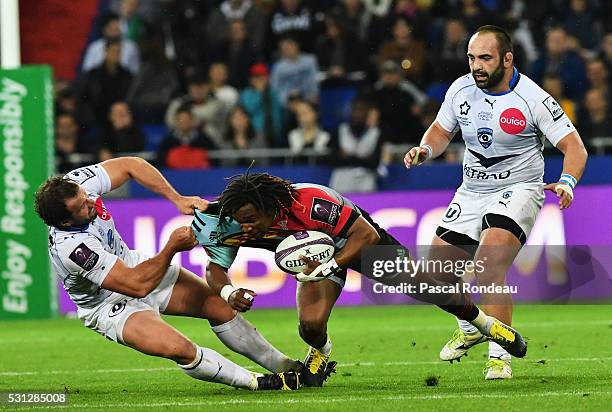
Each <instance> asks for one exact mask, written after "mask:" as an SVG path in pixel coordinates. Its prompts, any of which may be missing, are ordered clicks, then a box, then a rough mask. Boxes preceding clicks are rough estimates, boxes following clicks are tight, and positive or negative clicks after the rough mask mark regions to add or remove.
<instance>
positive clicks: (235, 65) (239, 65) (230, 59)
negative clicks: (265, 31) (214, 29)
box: [211, 20, 259, 89]
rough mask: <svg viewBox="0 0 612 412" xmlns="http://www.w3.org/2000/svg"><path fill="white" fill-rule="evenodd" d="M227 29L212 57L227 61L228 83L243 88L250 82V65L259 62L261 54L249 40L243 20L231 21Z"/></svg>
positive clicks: (215, 59) (214, 59) (216, 59)
mask: <svg viewBox="0 0 612 412" xmlns="http://www.w3.org/2000/svg"><path fill="white" fill-rule="evenodd" d="M227 30H228V31H227V38H226V39H225V41H224V42H223V43H221V45H220V46H219V47H217V49H216V50H214V51H213V52H212V53H211V59H212V60H213V61H222V62H225V63H226V64H227V68H228V83H229V84H230V85H232V86H233V87H235V88H237V89H243V88H245V87H246V86H247V85H248V82H249V67H251V66H252V65H253V64H255V63H256V62H257V59H258V55H259V54H258V52H257V51H256V50H255V49H254V48H253V46H252V45H251V42H250V41H249V40H248V37H247V32H246V28H245V25H244V22H243V21H242V20H233V21H231V22H230V23H229V25H228V29H227Z"/></svg>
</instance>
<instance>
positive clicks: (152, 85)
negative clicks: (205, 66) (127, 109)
mask: <svg viewBox="0 0 612 412" xmlns="http://www.w3.org/2000/svg"><path fill="white" fill-rule="evenodd" d="M178 89H179V79H178V76H177V74H176V71H175V70H174V67H172V64H171V63H170V61H169V60H168V59H167V58H166V56H165V54H164V50H163V48H162V44H161V40H160V39H159V38H158V37H153V38H149V39H147V40H146V41H145V42H143V44H142V67H141V68H140V71H139V72H138V74H137V75H136V77H135V78H134V81H133V82H132V86H131V87H130V90H129V91H128V95H127V101H128V102H129V104H130V106H131V107H132V110H133V112H134V115H135V116H136V119H138V121H140V122H146V123H162V122H163V120H164V115H165V113H166V107H167V106H168V102H169V101H170V99H171V98H172V97H173V96H174V95H175V94H176V92H177V91H178Z"/></svg>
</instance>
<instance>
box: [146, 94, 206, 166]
mask: <svg viewBox="0 0 612 412" xmlns="http://www.w3.org/2000/svg"><path fill="white" fill-rule="evenodd" d="M215 148H216V145H215V144H214V143H213V141H212V140H211V139H210V138H209V137H208V136H207V135H206V134H204V133H203V132H202V131H201V130H200V128H199V127H197V125H196V123H195V122H194V116H193V109H192V108H191V107H189V105H188V104H186V105H182V106H180V107H178V108H177V109H176V110H175V111H174V124H173V127H172V129H171V131H170V133H169V134H168V135H167V136H166V137H165V138H164V140H162V142H161V144H160V146H159V152H158V161H159V164H160V166H162V167H168V168H171V169H199V168H208V167H210V161H209V159H208V150H211V149H215Z"/></svg>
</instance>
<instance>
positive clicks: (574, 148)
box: [544, 131, 588, 209]
mask: <svg viewBox="0 0 612 412" xmlns="http://www.w3.org/2000/svg"><path fill="white" fill-rule="evenodd" d="M557 148H558V149H559V150H560V151H561V152H562V153H563V172H562V174H561V177H559V181H558V182H556V183H550V184H547V185H546V186H544V189H546V190H550V191H552V192H555V193H556V194H557V197H558V198H559V208H560V209H567V208H568V207H570V206H571V204H572V201H573V200H574V187H575V186H576V185H577V184H578V181H579V180H580V178H581V177H582V174H583V173H584V168H585V167H586V162H587V158H588V153H587V151H586V149H585V148H584V144H583V143H582V139H581V138H580V135H578V132H575V131H574V132H571V133H570V134H568V135H567V136H565V137H564V138H563V139H561V140H560V141H559V143H557Z"/></svg>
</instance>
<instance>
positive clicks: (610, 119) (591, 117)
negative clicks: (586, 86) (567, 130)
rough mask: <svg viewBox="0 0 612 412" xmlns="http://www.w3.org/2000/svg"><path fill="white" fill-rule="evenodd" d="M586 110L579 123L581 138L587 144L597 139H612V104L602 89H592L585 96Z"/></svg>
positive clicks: (582, 113)
mask: <svg viewBox="0 0 612 412" xmlns="http://www.w3.org/2000/svg"><path fill="white" fill-rule="evenodd" d="M584 108H585V110H584V111H582V112H581V116H580V119H579V121H578V127H579V129H580V136H582V138H583V139H584V141H585V143H586V144H591V139H593V138H595V137H612V116H611V113H610V103H609V101H608V99H607V98H606V96H605V94H604V92H603V91H602V90H600V89H590V90H589V91H588V92H587V93H586V94H585V96H584Z"/></svg>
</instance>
